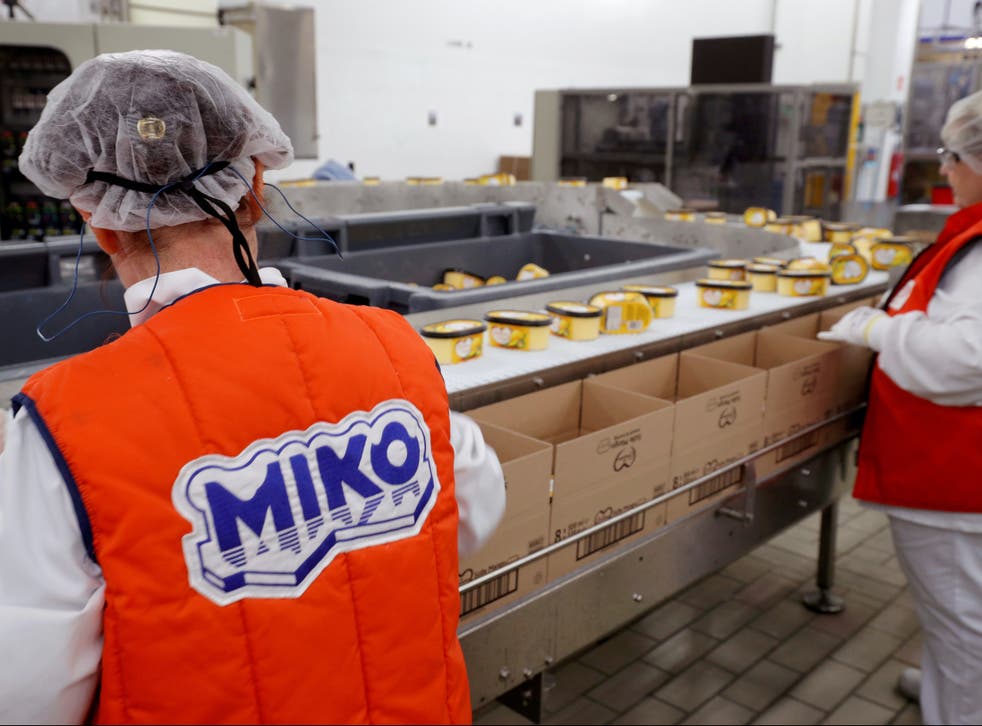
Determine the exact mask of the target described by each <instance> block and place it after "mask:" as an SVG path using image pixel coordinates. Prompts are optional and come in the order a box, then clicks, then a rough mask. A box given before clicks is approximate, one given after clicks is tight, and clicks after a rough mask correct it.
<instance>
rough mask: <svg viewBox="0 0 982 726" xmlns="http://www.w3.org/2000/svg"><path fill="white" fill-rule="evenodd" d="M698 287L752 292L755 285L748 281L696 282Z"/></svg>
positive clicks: (703, 280)
mask: <svg viewBox="0 0 982 726" xmlns="http://www.w3.org/2000/svg"><path fill="white" fill-rule="evenodd" d="M696 287H725V288H728V289H730V290H750V289H751V288H753V285H752V284H751V283H750V282H748V281H747V280H708V279H706V278H703V279H701V280H696Z"/></svg>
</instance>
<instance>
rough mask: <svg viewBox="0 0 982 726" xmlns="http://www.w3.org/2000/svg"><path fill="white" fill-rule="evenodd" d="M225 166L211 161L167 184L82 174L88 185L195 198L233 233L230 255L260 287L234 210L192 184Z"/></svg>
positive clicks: (208, 212) (100, 174) (246, 276)
mask: <svg viewBox="0 0 982 726" xmlns="http://www.w3.org/2000/svg"><path fill="white" fill-rule="evenodd" d="M228 165H229V162H227V161H216V162H212V163H210V164H208V165H207V166H205V167H203V168H201V169H198V170H196V171H193V172H191V173H190V174H188V175H187V176H185V177H184V178H183V179H180V180H178V181H174V182H170V183H168V184H147V183H146V182H139V181H134V180H132V179H126V178H125V177H121V176H118V175H117V174H112V173H110V172H106V171H95V170H94V169H90V170H89V173H88V174H86V176H85V182H86V183H87V184H88V183H91V182H95V181H101V182H105V183H106V184H113V185H115V186H119V187H123V188H124V189H131V190H133V191H135V192H143V193H144V194H157V193H158V192H166V191H169V190H171V189H179V190H181V191H182V192H185V193H186V194H187V195H188V196H189V197H191V199H193V200H194V202H195V204H197V205H198V207H199V208H200V209H201V211H202V212H204V213H205V214H207V215H208V216H210V217H214V218H215V219H217V220H218V221H219V222H221V223H222V224H223V225H224V226H225V229H227V230H228V231H229V234H231V235H232V254H233V256H234V257H235V263H236V264H237V265H238V266H239V269H240V270H241V271H242V274H243V275H244V276H245V279H246V280H247V281H248V282H249V284H251V285H255V286H256V287H261V286H262V284H263V283H262V280H261V279H260V277H259V267H258V266H257V265H256V260H255V259H254V258H253V256H252V250H250V249H249V243H248V242H246V238H245V235H244V234H242V230H241V229H239V222H238V220H237V219H236V218H235V212H233V211H232V208H231V207H230V206H229V205H228V204H226V203H225V202H223V201H222V200H221V199H216V198H215V197H213V196H210V195H208V194H205V193H204V192H203V191H201V190H200V189H198V187H196V186H195V185H194V183H195V182H196V181H197V180H198V179H200V178H201V177H203V176H209V175H210V174H214V173H216V172H219V171H221V170H222V169H224V168H226V167H227V166H228ZM215 207H218V209H215Z"/></svg>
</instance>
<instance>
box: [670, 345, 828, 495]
mask: <svg viewBox="0 0 982 726" xmlns="http://www.w3.org/2000/svg"><path fill="white" fill-rule="evenodd" d="M812 337H813V338H814V336H812ZM839 350H840V347H839V345H838V344H836V343H823V342H821V341H818V340H807V339H805V338H802V337H795V336H792V335H787V334H784V333H781V332H775V331H770V330H763V331H754V332H750V333H745V334H743V335H736V336H733V337H732V338H726V339H724V340H719V341H716V342H715V343H709V344H707V345H701V346H699V347H696V348H692V349H690V350H689V351H687V353H686V354H687V355H692V356H700V357H707V358H714V359H719V360H724V361H729V362H731V363H739V364H741V365H747V366H753V367H755V368H758V369H761V370H764V371H766V373H767V380H766V387H765V390H764V419H763V439H762V446H770V445H771V444H774V443H776V442H778V441H782V440H785V439H791V440H790V441H788V442H787V443H785V444H783V445H782V446H781V447H780V448H778V449H775V450H774V451H771V452H768V453H766V454H764V455H762V456H760V457H758V459H757V460H756V461H755V462H754V465H755V469H756V474H757V478H758V479H763V478H766V477H768V476H770V475H772V474H774V473H775V472H776V471H778V470H779V469H784V468H788V467H790V466H793V465H795V464H797V463H800V462H802V461H804V460H806V459H808V458H810V457H811V456H814V455H815V454H816V453H818V449H819V447H820V446H821V445H822V443H823V440H822V435H821V430H820V429H815V430H812V431H808V432H806V433H802V434H801V435H800V436H795V434H797V433H798V432H799V431H801V430H802V429H805V428H808V427H810V426H813V425H815V424H818V423H821V422H822V421H824V420H826V419H828V418H829V417H830V416H831V415H832V414H833V412H834V411H835V408H836V399H837V396H838V393H837V385H838V381H839V363H840V358H839Z"/></svg>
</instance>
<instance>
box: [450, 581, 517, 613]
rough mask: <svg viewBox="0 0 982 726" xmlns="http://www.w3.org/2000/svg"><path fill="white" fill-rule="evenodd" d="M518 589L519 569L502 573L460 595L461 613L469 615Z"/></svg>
mask: <svg viewBox="0 0 982 726" xmlns="http://www.w3.org/2000/svg"><path fill="white" fill-rule="evenodd" d="M517 589H518V570H511V571H510V572H505V573H502V574H501V575H498V577H496V578H494V579H493V580H488V581H487V582H485V583H484V584H483V585H479V586H478V587H475V588H473V589H471V590H468V591H467V592H465V593H464V594H463V595H461V596H460V614H461V615H467V613H472V612H474V611H475V610H477V609H479V608H483V607H484V606H485V605H487V604H488V603H492V602H494V601H495V600H498V599H499V598H503V597H504V596H505V595H510V594H511V593H513V592H515V590H517Z"/></svg>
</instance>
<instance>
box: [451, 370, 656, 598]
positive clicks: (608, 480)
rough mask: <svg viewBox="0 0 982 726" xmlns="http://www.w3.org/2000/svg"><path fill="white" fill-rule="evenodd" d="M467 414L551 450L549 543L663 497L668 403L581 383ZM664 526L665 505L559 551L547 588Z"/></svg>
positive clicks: (552, 558) (553, 557)
mask: <svg viewBox="0 0 982 726" xmlns="http://www.w3.org/2000/svg"><path fill="white" fill-rule="evenodd" d="M468 414H469V415H471V416H473V417H474V418H475V419H476V420H478V421H480V422H482V424H484V423H490V424H493V425H496V426H499V427H503V428H508V429H510V430H513V431H517V432H519V433H521V434H524V435H527V436H531V437H534V438H535V439H538V440H540V441H543V442H547V443H549V444H551V445H552V448H553V461H552V474H553V490H552V504H551V516H550V525H549V531H550V542H559V541H562V540H564V539H567V538H569V537H571V536H573V535H575V534H578V533H580V532H582V531H584V530H586V529H588V528H590V527H592V526H594V525H596V524H601V523H602V522H603V521H605V520H606V519H610V518H611V517H614V516H616V515H618V514H620V513H621V512H624V511H627V510H628V509H631V508H633V507H635V506H637V505H639V504H642V503H644V502H646V501H649V500H651V499H653V498H654V497H656V496H658V495H659V494H662V493H663V492H664V491H665V490H666V487H667V482H668V474H669V460H670V452H671V441H672V423H673V418H674V409H673V407H672V404H671V403H669V402H668V401H662V400H658V399H654V398H650V397H647V396H642V395H638V394H636V393H630V392H628V391H621V390H616V389H609V388H606V387H604V386H600V385H598V384H596V383H595V382H594V381H593V380H591V379H587V380H585V381H574V382H572V383H567V384H564V385H561V386H556V387H554V388H549V389H546V390H544V391H539V392H536V393H531V394H528V395H526V396H520V397H518V398H513V399H510V400H508V401H503V402H502V403H496V404H492V405H490V406H484V407H483V408H479V409H474V410H472V411H468ZM664 521H665V509H664V505H659V506H657V507H653V508H651V509H648V510H646V511H644V512H641V513H639V514H637V515H635V516H632V517H629V518H627V519H625V520H622V521H619V522H615V523H612V524H611V525H610V526H609V527H607V528H604V529H602V530H600V531H599V532H597V533H595V534H593V535H591V536H589V537H586V538H583V539H581V540H579V541H577V542H575V543H572V544H571V545H570V546H569V547H565V548H563V549H561V550H558V551H557V552H555V553H553V554H552V555H550V556H549V558H548V567H549V571H548V578H549V580H550V581H551V580H555V579H556V578H558V577H561V576H562V575H564V574H566V573H567V572H569V571H570V570H572V569H574V568H576V567H578V566H580V565H581V564H583V563H584V562H585V561H587V560H588V559H590V558H592V557H597V556H599V555H600V554H601V553H603V552H605V551H609V549H608V548H610V547H612V546H614V545H616V544H620V543H622V542H625V541H626V540H628V539H630V538H632V537H638V536H640V535H641V534H642V533H644V532H650V531H653V530H654V529H656V528H658V527H660V526H661V525H662V524H664Z"/></svg>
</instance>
